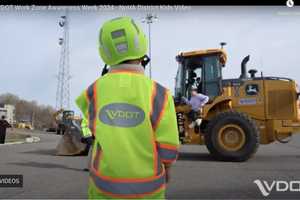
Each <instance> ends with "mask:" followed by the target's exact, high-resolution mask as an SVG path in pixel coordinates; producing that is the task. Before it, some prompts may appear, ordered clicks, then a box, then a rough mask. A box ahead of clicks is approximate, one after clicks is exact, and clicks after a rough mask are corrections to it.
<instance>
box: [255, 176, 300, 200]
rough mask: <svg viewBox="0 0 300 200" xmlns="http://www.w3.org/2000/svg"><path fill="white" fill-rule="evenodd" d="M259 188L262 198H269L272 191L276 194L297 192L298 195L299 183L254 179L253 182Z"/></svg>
mask: <svg viewBox="0 0 300 200" xmlns="http://www.w3.org/2000/svg"><path fill="white" fill-rule="evenodd" d="M253 183H255V184H256V185H257V187H258V188H259V190H260V192H261V194H262V195H263V196H265V197H266V196H269V195H270V194H271V192H272V191H276V192H299V195H300V181H289V182H288V181H272V182H267V181H262V180H259V179H256V180H255V181H253Z"/></svg>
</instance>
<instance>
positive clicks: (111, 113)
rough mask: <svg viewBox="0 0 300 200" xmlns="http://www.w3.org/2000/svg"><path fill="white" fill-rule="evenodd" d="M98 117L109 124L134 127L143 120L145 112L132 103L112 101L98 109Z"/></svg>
mask: <svg viewBox="0 0 300 200" xmlns="http://www.w3.org/2000/svg"><path fill="white" fill-rule="evenodd" d="M99 119H100V121H101V122H103V123H104V124H108V125H111V126H117V127H134V126H137V125H139V124H141V123H142V122H143V121H144V119H145V112H144V111H143V110H142V109H141V108H139V107H137V106H135V105H132V104H127V103H112V104H108V105H106V106H104V107H103V108H102V109H101V110H100V113H99Z"/></svg>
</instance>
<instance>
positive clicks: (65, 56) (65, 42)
mask: <svg viewBox="0 0 300 200" xmlns="http://www.w3.org/2000/svg"><path fill="white" fill-rule="evenodd" d="M58 24H59V26H60V28H61V29H62V30H63V36H62V37H60V38H59V41H58V43H59V45H60V46H61V52H60V60H59V70H58V75H57V90H56V109H57V110H59V109H70V78H71V76H70V63H69V17H68V11H67V10H66V13H65V15H63V16H61V17H60V21H59V23H58Z"/></svg>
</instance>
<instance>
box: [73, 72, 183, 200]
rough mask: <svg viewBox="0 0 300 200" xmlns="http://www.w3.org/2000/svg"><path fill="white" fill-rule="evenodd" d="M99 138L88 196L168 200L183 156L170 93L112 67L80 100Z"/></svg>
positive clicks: (94, 151) (96, 138)
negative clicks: (169, 173)
mask: <svg viewBox="0 0 300 200" xmlns="http://www.w3.org/2000/svg"><path fill="white" fill-rule="evenodd" d="M76 104H77V105H78V107H79V108H80V110H81V111H82V113H83V114H84V116H85V117H86V118H87V119H88V122H89V123H88V124H89V127H90V130H91V131H92V134H93V135H94V137H95V142H94V145H93V154H92V161H91V162H92V163H91V169H90V184H89V198H91V199H95V198H164V197H165V196H164V192H165V169H164V167H163V163H172V162H174V161H175V160H176V159H177V156H178V146H179V138H178V129H177V120H176V113H175V106H174V101H173V98H172V95H171V94H170V91H169V90H167V89H166V88H164V87H163V86H161V85H160V84H158V83H157V82H155V81H152V80H151V79H149V78H148V77H146V76H145V75H143V74H140V73H138V72H135V71H128V70H125V71H122V70H113V71H112V72H110V73H108V74H106V75H105V76H103V77H101V78H99V79H97V80H96V81H95V82H94V83H93V84H91V85H90V86H89V87H88V88H87V89H86V90H85V91H84V92H83V93H82V94H81V95H80V96H79V97H78V98H77V99H76Z"/></svg>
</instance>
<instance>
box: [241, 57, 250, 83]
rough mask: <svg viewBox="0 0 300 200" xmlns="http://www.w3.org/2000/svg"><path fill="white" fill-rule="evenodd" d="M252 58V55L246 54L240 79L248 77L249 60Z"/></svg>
mask: <svg viewBox="0 0 300 200" xmlns="http://www.w3.org/2000/svg"><path fill="white" fill-rule="evenodd" d="M249 60H250V55H248V56H246V57H245V58H244V59H243V60H242V63H241V75H240V79H245V78H248V75H247V66H246V65H247V62H248V61H249Z"/></svg>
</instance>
